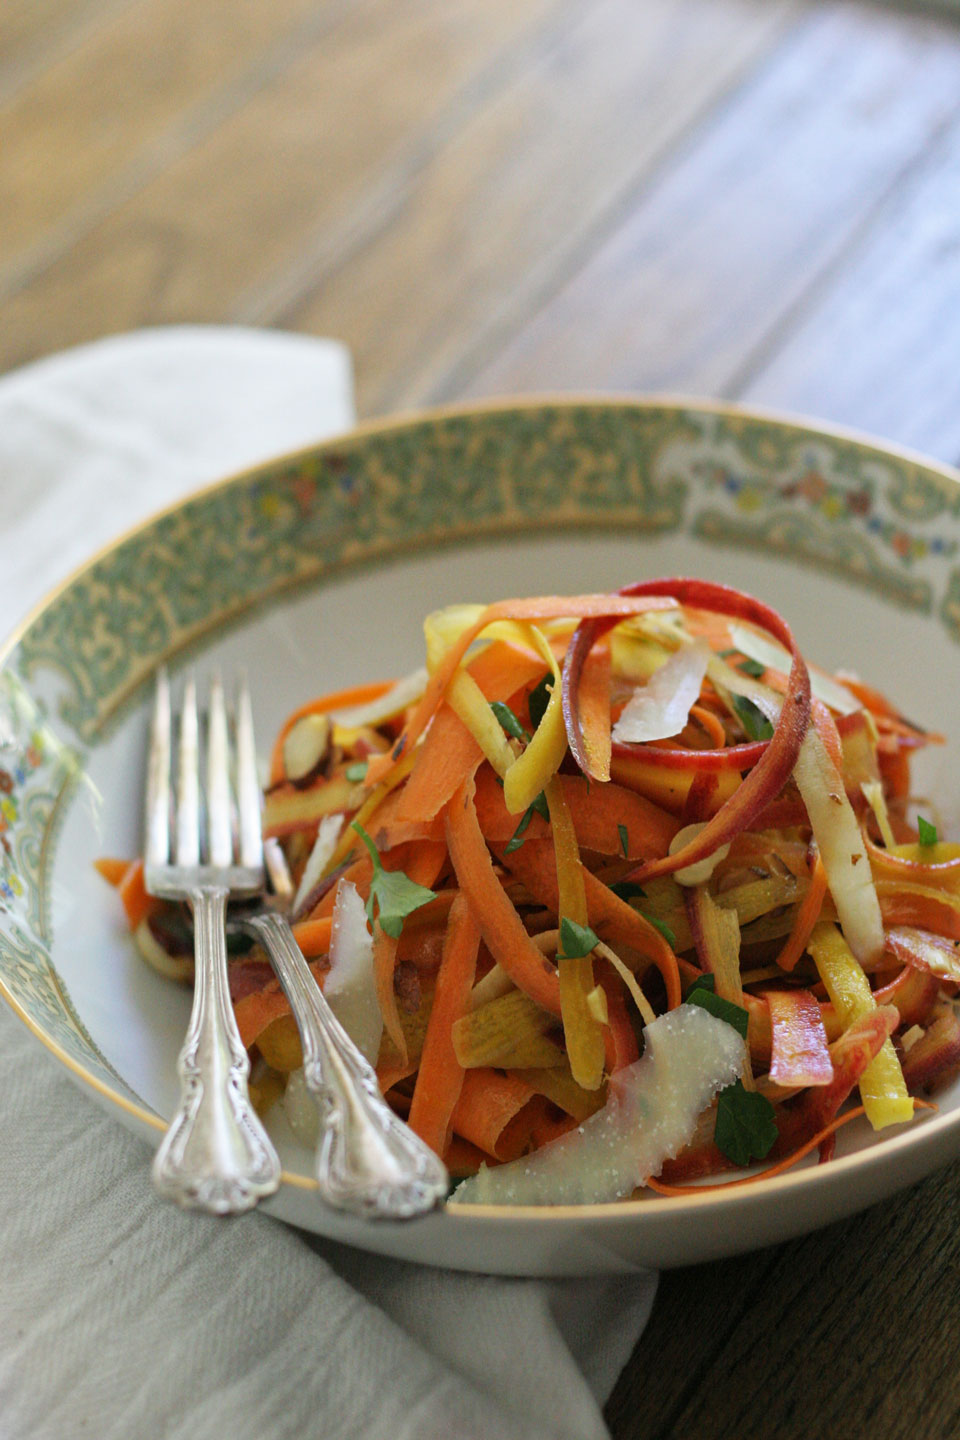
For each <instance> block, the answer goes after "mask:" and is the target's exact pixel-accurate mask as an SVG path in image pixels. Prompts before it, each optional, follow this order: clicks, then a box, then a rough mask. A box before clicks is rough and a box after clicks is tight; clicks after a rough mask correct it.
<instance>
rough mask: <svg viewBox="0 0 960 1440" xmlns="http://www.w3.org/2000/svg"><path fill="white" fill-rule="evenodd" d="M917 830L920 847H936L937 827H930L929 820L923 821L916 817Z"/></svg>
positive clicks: (921, 817) (920, 817)
mask: <svg viewBox="0 0 960 1440" xmlns="http://www.w3.org/2000/svg"><path fill="white" fill-rule="evenodd" d="M917 829H918V830H919V832H920V844H921V845H936V843H937V827H936V825H931V824H930V821H929V820H924V818H923V816H922V815H918V816H917Z"/></svg>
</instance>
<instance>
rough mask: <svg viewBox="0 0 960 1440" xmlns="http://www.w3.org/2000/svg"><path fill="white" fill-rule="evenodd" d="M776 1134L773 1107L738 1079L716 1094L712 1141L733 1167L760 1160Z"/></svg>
mask: <svg viewBox="0 0 960 1440" xmlns="http://www.w3.org/2000/svg"><path fill="white" fill-rule="evenodd" d="M778 1135H779V1131H778V1130H777V1125H776V1121H775V1120H774V1112H773V1106H772V1105H771V1104H770V1101H769V1100H768V1099H767V1097H766V1096H765V1095H761V1094H760V1093H759V1091H757V1090H745V1089H744V1088H743V1082H742V1081H741V1080H736V1081H735V1082H734V1083H733V1084H732V1085H728V1086H727V1087H726V1089H724V1090H721V1091H720V1095H719V1097H718V1099H717V1120H716V1124H715V1126H714V1131H713V1138H714V1140H715V1141H716V1143H717V1146H718V1148H719V1149H721V1150H722V1151H723V1153H724V1155H726V1157H727V1159H728V1160H732V1161H733V1163H734V1165H749V1164H750V1161H751V1160H763V1159H764V1158H765V1157H766V1156H767V1155H769V1153H770V1151H771V1150H772V1149H773V1146H774V1144H775V1143H776V1141H777V1138H778Z"/></svg>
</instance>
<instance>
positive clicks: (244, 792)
mask: <svg viewBox="0 0 960 1440" xmlns="http://www.w3.org/2000/svg"><path fill="white" fill-rule="evenodd" d="M162 683H163V684H164V685H165V683H166V682H165V680H164V681H163V682H162ZM158 689H159V685H158ZM219 705H220V708H221V709H222V705H223V698H222V690H221V691H220V692H219ZM158 709H159V699H158ZM212 710H213V694H211V711H212ZM165 712H166V714H167V717H168V725H169V700H166V701H165ZM220 723H221V722H220V721H218V728H219V725H220ZM222 724H223V730H224V733H225V732H226V721H225V718H224V720H223V722H222ZM181 744H182V742H181ZM236 794H237V812H238V821H239V831H240V858H241V863H242V866H243V867H244V870H243V880H242V882H241V883H240V884H238V885H237V886H236V887H235V888H231V890H230V895H231V898H234V897H239V896H241V895H246V896H248V897H252V896H257V897H262V896H263V895H264V893H265V890H266V867H265V864H264V848H263V835H262V829H261V823H260V789H259V783H258V780H257V763H256V746H255V743H254V735H253V715H252V708H251V704H250V692H249V688H248V686H247V684H246V680H245V679H244V680H242V681H241V683H240V685H239V686H238V693H237V709H236ZM208 803H209V802H208ZM228 803H229V789H228ZM148 886H149V880H148ZM283 898H284V897H283V896H278V899H279V900H280V901H281V903H282V901H283ZM287 898H289V897H287ZM230 919H231V923H232V924H235V925H237V926H239V927H240V928H241V929H243V930H245V931H246V932H247V933H249V934H251V935H253V936H254V938H255V939H257V940H259V942H260V943H261V944H262V945H263V947H264V949H265V950H266V951H267V954H268V955H269V957H270V960H271V962H272V964H273V968H274V970H275V971H276V974H277V978H278V980H279V981H280V984H281V986H282V988H283V990H284V993H285V994H286V996H287V999H288V1000H289V1002H290V1008H291V1010H292V1012H293V1016H294V1020H295V1021H296V1024H297V1028H298V1030H299V1032H300V1039H301V1044H302V1047H303V1073H304V1083H305V1085H306V1088H307V1090H308V1092H309V1093H310V1094H311V1096H312V1097H313V1100H314V1102H315V1104H316V1106H317V1110H318V1112H319V1117H320V1139H319V1143H318V1146H317V1152H316V1161H315V1174H316V1179H317V1185H318V1187H319V1190H320V1194H321V1196H322V1198H323V1199H324V1200H325V1201H326V1202H327V1204H329V1205H331V1206H333V1207H334V1208H336V1209H339V1210H345V1211H348V1212H350V1213H353V1214H358V1215H362V1216H364V1217H365V1218H368V1219H383V1220H406V1219H411V1218H413V1217H414V1216H416V1215H420V1214H423V1213H425V1212H426V1211H428V1210H432V1209H433V1208H434V1206H435V1205H437V1204H438V1202H439V1201H440V1200H442V1199H443V1198H444V1197H445V1195H446V1193H447V1190H448V1188H449V1176H448V1174H447V1171H446V1167H445V1166H444V1165H443V1164H442V1163H441V1161H440V1160H439V1159H438V1158H437V1156H436V1155H435V1154H434V1152H433V1151H432V1150H431V1149H430V1148H429V1146H427V1145H425V1144H424V1143H423V1141H422V1140H421V1139H420V1138H419V1136H417V1135H415V1134H414V1132H413V1131H412V1130H411V1129H410V1128H409V1126H407V1125H405V1124H404V1123H403V1121H402V1120H400V1119H399V1118H398V1117H397V1116H396V1115H395V1114H394V1112H393V1111H392V1110H391V1109H390V1106H389V1105H388V1104H387V1103H386V1101H385V1100H384V1099H383V1096H382V1095H381V1094H380V1087H379V1085H378V1083H377V1077H376V1073H375V1071H374V1070H373V1068H372V1066H371V1065H370V1064H368V1062H367V1060H366V1059H365V1058H364V1056H363V1055H361V1053H360V1051H359V1050H358V1049H357V1047H356V1045H355V1044H354V1042H353V1041H352V1040H351V1038H350V1036H349V1035H348V1034H347V1033H346V1031H345V1030H344V1029H343V1027H342V1026H341V1025H340V1023H339V1021H338V1020H337V1018H336V1016H335V1015H334V1013H333V1011H332V1010H331V1009H330V1006H329V1004H328V1003H327V1001H326V999H325V998H324V995H323V992H322V990H321V989H320V987H319V986H318V985H317V983H316V981H315V980H314V978H313V975H312V974H311V973H310V968H309V966H308V965H307V962H306V960H305V959H304V958H303V955H302V953H301V951H300V948H299V946H298V945H297V942H296V940H295V938H294V935H293V931H292V929H291V927H290V924H289V922H288V921H287V919H286V916H285V915H284V914H283V913H282V911H281V910H279V909H278V908H277V907H276V905H269V904H263V905H260V906H257V907H255V908H249V907H247V906H243V907H239V908H237V909H236V910H234V911H232V912H231V915H230ZM232 1018H233V1017H232V1013H231V1016H230V1019H231V1020H232ZM237 1041H238V1043H239V1036H238V1037H237ZM245 1058H246V1056H245V1055H244V1059H245ZM245 1074H246V1071H244V1076H245ZM254 1118H256V1117H255V1116H254ZM257 1123H258V1124H259V1122H257ZM268 1143H269V1142H268ZM158 1159H159V1157H158ZM250 1203H251V1204H253V1203H256V1201H255V1199H253V1200H251V1202H250Z"/></svg>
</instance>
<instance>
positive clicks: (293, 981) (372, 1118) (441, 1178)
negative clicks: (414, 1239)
mask: <svg viewBox="0 0 960 1440" xmlns="http://www.w3.org/2000/svg"><path fill="white" fill-rule="evenodd" d="M233 918H234V919H235V920H236V922H237V923H238V924H240V925H241V926H242V927H243V928H244V929H246V930H247V931H248V932H249V933H250V934H252V935H254V936H255V937H256V939H258V940H259V941H260V943H261V944H262V945H263V946H264V948H265V949H266V950H267V953H268V954H269V956H270V959H271V960H272V962H273V966H274V969H275V970H276V973H277V978H278V979H279V981H280V984H281V985H282V987H283V990H284V993H285V994H286V997H287V999H288V1000H289V1001H290V1008H291V1009H292V1011H293V1015H294V1019H295V1020H296V1022H297V1026H298V1028H299V1031H300V1038H301V1042H302V1044H303V1070H304V1080H305V1082H306V1086H307V1089H308V1090H309V1091H310V1093H311V1094H312V1095H313V1097H314V1100H315V1101H316V1104H317V1108H318V1110H319V1111H320V1141H319V1144H318V1146H317V1155H316V1177H317V1184H318V1185H319V1187H320V1194H321V1196H322V1197H323V1199H324V1200H325V1201H326V1202H327V1204H329V1205H332V1206H334V1207H335V1208H336V1209H338V1210H347V1211H350V1212H352V1213H353V1214H358V1215H363V1216H365V1217H366V1218H367V1219H379V1220H407V1219H411V1218H412V1217H414V1216H416V1215H422V1214H424V1213H425V1212H427V1211H429V1210H432V1209H433V1208H434V1206H435V1205H436V1204H438V1202H439V1201H441V1200H442V1199H444V1197H445V1196H446V1194H447V1190H448V1188H449V1177H448V1175H447V1171H446V1167H445V1166H444V1165H443V1164H442V1163H441V1162H440V1160H438V1159H437V1157H436V1155H435V1154H434V1153H433V1151H432V1150H431V1149H430V1148H429V1147H428V1146H427V1145H425V1144H424V1143H423V1141H422V1140H421V1139H420V1138H419V1136H417V1135H415V1134H414V1133H413V1131H412V1130H411V1129H410V1128H409V1127H408V1126H406V1125H404V1123H403V1121H402V1120H399V1119H398V1118H397V1116H396V1115H395V1114H394V1113H393V1111H392V1110H391V1109H390V1106H389V1105H388V1104H387V1103H386V1101H385V1100H384V1099H383V1097H382V1095H381V1094H380V1089H379V1086H378V1085H377V1077H376V1075H375V1074H374V1072H373V1069H372V1068H371V1066H370V1065H369V1064H368V1063H367V1061H366V1060H365V1059H364V1057H363V1056H362V1055H361V1054H360V1051H359V1050H358V1049H357V1047H356V1045H355V1044H354V1043H353V1041H352V1040H351V1039H350V1037H349V1035H348V1034H347V1033H346V1031H345V1030H344V1029H343V1026H342V1025H341V1024H340V1022H339V1021H338V1020H337V1018H336V1016H335V1015H334V1013H333V1011H332V1010H331V1009H330V1006H329V1005H328V1004H327V1002H326V1000H325V999H324V998H323V992H322V991H321V990H320V988H319V987H318V985H317V983H316V981H315V980H314V978H313V976H312V975H311V974H310V969H309V967H308V965H307V962H306V961H305V960H304V958H303V955H302V954H301V953H300V949H299V947H298V945H297V942H296V941H295V940H294V938H293V932H292V931H291V929H290V926H289V924H288V922H287V921H286V919H285V918H284V917H283V916H282V915H280V914H278V913H277V912H275V911H269V910H264V911H260V912H256V913H254V914H249V913H248V914H241V913H237V914H236V915H235V916H234V917H233Z"/></svg>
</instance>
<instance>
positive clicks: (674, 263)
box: [435, 6, 960, 398]
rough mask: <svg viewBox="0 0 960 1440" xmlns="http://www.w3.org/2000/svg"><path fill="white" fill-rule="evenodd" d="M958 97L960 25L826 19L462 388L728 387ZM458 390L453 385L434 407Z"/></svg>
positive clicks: (886, 18)
mask: <svg viewBox="0 0 960 1440" xmlns="http://www.w3.org/2000/svg"><path fill="white" fill-rule="evenodd" d="M958 98H960V35H958V33H957V31H956V29H955V28H953V27H947V26H944V25H942V24H941V23H939V22H938V21H934V20H931V19H929V18H927V17H918V16H906V15H904V16H899V17H897V16H891V15H889V14H879V13H877V12H875V11H871V10H868V9H865V8H863V9H861V8H853V7H847V6H843V7H841V8H837V7H830V8H824V9H822V10H818V11H816V12H811V14H810V16H809V19H808V22H807V24H806V26H805V27H804V29H803V30H802V32H800V33H798V34H797V35H796V36H795V37H794V39H793V41H792V43H791V44H789V45H788V46H784V48H783V50H782V52H781V53H779V54H778V55H777V56H776V57H775V59H774V60H773V61H772V62H771V63H770V65H769V66H768V67H767V68H766V69H765V71H764V72H763V73H762V74H760V75H758V76H757V77H756V79H755V81H754V82H752V83H751V84H749V85H747V86H745V87H744V88H743V90H742V91H741V93H740V94H739V95H738V96H737V97H736V98H735V100H734V102H733V103H731V104H730V105H729V106H728V107H727V108H726V110H725V112H724V114H723V115H722V116H721V117H720V118H719V120H718V122H717V123H716V124H715V125H713V126H711V127H709V128H705V129H704V130H703V131H702V132H701V133H700V134H699V135H698V136H696V137H695V141H694V143H693V144H692V145H691V146H690V148H689V150H688V152H687V154H686V155H684V156H682V157H680V159H679V161H678V163H676V164H675V165H672V166H670V167H668V168H667V169H666V171H665V173H664V174H663V175H662V176H661V177H660V178H659V179H658V180H655V181H654V183H652V184H650V185H649V186H648V187H647V188H645V190H644V191H643V192H642V193H640V194H638V196H637V203H636V205H635V206H634V207H633V209H632V210H631V211H630V212H629V214H628V216H627V218H626V219H625V220H624V221H623V223H621V224H620V225H619V226H618V227H617V228H616V229H615V230H614V232H613V233H612V234H611V235H610V236H609V238H608V239H607V240H606V241H605V243H603V244H602V245H600V246H599V247H598V248H595V249H594V250H593V251H592V253H591V251H590V249H589V248H588V247H586V246H585V247H583V252H584V254H585V256H586V258H585V260H584V262H583V263H582V264H581V265H580V266H579V268H578V270H577V273H576V274H575V275H574V276H573V278H572V279H570V280H569V282H568V283H566V284H563V283H562V281H563V277H562V275H561V276H560V277H558V282H557V289H556V291H555V293H554V294H552V295H551V296H546V295H545V296H544V298H543V304H542V308H541V310H540V312H539V314H537V315H536V317H535V318H534V319H533V320H532V322H531V323H530V324H529V325H526V326H523V327H522V329H521V331H520V333H518V335H517V337H516V339H515V340H513V342H512V343H509V344H507V345H506V346H504V347H503V349H502V350H501V352H500V353H499V354H493V353H490V354H489V355H488V356H487V357H485V356H484V355H483V354H480V353H476V352H474V354H472V355H468V356H467V357H466V358H465V360H464V365H463V366H462V367H461V369H460V371H459V372H458V374H457V376H456V383H457V392H458V393H463V391H464V390H465V391H466V392H467V393H468V394H471V395H482V394H490V393H498V392H499V393H503V392H505V391H511V390H524V389H540V390H543V389H549V388H576V389H585V388H586V389H597V388H608V389H627V390H633V389H640V390H670V389H675V390H684V391H687V392H694V393H695V392H702V393H717V392H720V393H723V392H724V389H725V386H726V384H727V383H728V380H729V379H730V377H731V376H733V375H734V374H735V373H736V370H737V367H738V366H739V365H741V364H742V363H743V360H744V357H745V356H746V355H749V354H751V353H752V352H753V350H754V348H755V347H756V346H757V344H758V343H759V342H760V341H761V339H762V338H763V337H765V336H767V335H768V334H769V333H770V332H771V330H772V329H773V328H774V327H775V325H776V324H777V323H778V320H779V319H780V318H782V317H783V316H784V315H786V314H788V313H789V312H790V309H791V306H792V305H793V304H794V303H795V301H796V298H797V297H798V296H799V295H802V294H803V293H805V291H806V289H807V288H808V287H809V285H810V284H811V283H812V281H813V280H814V279H815V278H816V277H817V276H818V275H820V274H822V273H824V271H825V270H826V269H827V267H829V265H830V264H831V263H832V261H833V260H834V259H835V257H836V256H837V255H838V254H840V253H842V252H843V250H844V248H845V246H846V245H847V243H848V242H849V239H850V237H851V235H853V234H855V233H857V231H858V228H859V227H860V226H861V225H862V224H863V223H864V222H865V220H867V219H868V218H869V216H870V215H871V214H872V213H873V212H874V210H875V208H876V206H877V204H878V203H879V202H880V201H881V200H882V198H883V196H884V195H885V194H886V193H887V192H888V191H889V190H890V189H892V188H893V187H895V186H896V184H897V182H898V179H899V178H900V176H901V175H902V174H903V173H905V172H906V171H907V170H909V168H910V167H911V166H912V165H913V164H914V163H915V162H916V160H917V157H918V156H919V155H921V154H922V153H923V151H924V149H925V148H926V147H927V146H928V145H929V144H930V143H931V141H932V139H933V138H934V137H935V136H936V134H937V131H938V129H939V127H940V126H942V125H943V124H944V123H945V122H947V121H948V120H949V119H950V118H951V116H952V115H953V113H954V112H955V110H956V107H957V102H958ZM485 359H486V362H487V363H484V361H485ZM470 366H472V367H473V378H472V379H470V380H469V383H465V371H466V370H467V368H468V367H470ZM449 393H450V382H449V381H448V383H447V385H445V386H438V387H437V389H436V392H435V396H436V398H443V397H444V396H445V395H447V394H449Z"/></svg>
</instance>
